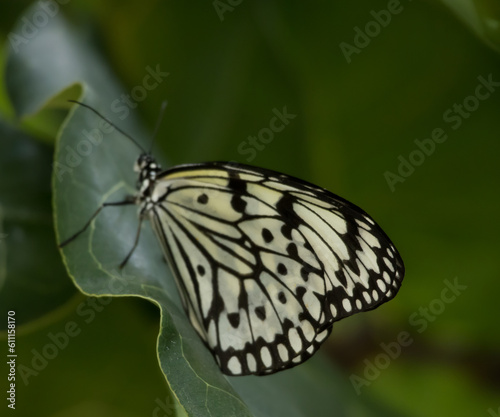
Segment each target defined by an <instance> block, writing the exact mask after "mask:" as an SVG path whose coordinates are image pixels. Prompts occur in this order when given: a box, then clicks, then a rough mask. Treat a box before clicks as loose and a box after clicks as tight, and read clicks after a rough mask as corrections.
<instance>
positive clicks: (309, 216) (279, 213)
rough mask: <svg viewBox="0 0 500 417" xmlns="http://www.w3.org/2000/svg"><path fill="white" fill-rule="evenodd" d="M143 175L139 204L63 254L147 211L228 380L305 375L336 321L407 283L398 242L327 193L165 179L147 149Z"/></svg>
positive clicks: (208, 179) (259, 176)
mask: <svg viewBox="0 0 500 417" xmlns="http://www.w3.org/2000/svg"><path fill="white" fill-rule="evenodd" d="M80 104H82V103H80ZM82 105H83V104H82ZM84 106H85V107H88V106H86V105H84ZM91 110H93V109H92V108H91ZM93 111H95V110H93ZM101 117H102V116H101ZM135 170H136V171H137V172H138V174H139V179H138V183H137V187H138V193H137V195H136V196H134V197H132V198H128V199H126V200H124V201H122V202H117V203H105V204H104V205H103V206H101V207H100V208H99V209H98V210H97V211H96V213H95V214H94V216H92V218H91V219H90V220H89V222H88V223H87V224H86V225H85V226H84V228H83V229H82V230H80V231H79V232H78V233H76V234H75V235H73V236H72V237H70V238H69V239H67V240H66V241H64V242H63V243H61V245H60V246H64V245H66V244H67V243H69V242H70V241H72V240H73V239H74V238H76V237H77V236H78V235H79V234H80V233H82V232H83V231H84V230H85V229H86V228H87V226H88V225H89V224H90V222H91V221H92V219H93V218H94V217H95V216H96V215H97V214H98V213H99V211H100V210H101V209H102V208H103V207H106V206H111V205H124V204H138V205H139V206H140V219H141V220H142V219H145V218H147V219H149V220H150V221H151V223H152V225H153V229H154V230H155V232H156V235H157V237H158V239H159V242H160V244H161V247H162V249H163V251H164V253H165V256H166V258H167V260H168V262H169V264H170V267H171V268H172V270H173V272H174V276H175V278H176V282H177V286H178V289H179V293H180V296H181V299H182V302H183V305H184V308H185V310H186V313H187V315H188V317H189V319H190V321H191V323H192V325H193V327H194V328H195V329H196V331H197V333H198V334H199V335H200V337H201V338H202V339H203V341H204V342H205V344H206V345H207V346H208V348H209V349H210V351H211V352H212V354H213V355H214V358H215V360H216V361H217V363H218V365H219V367H220V368H221V370H222V372H224V373H225V374H228V375H249V374H256V375H263V374H270V373H274V372H277V371H281V370H284V369H287V368H291V367H293V366H296V365H298V364H300V363H302V362H304V361H305V360H307V359H308V358H309V357H311V356H312V355H313V354H314V353H315V352H316V350H317V349H318V348H319V346H320V345H321V343H323V342H324V341H325V339H326V338H327V337H328V335H329V334H330V332H331V330H332V325H333V323H334V322H335V321H338V320H340V319H343V318H345V317H347V316H350V315H352V314H355V313H357V312H360V311H366V310H371V309H373V308H376V307H377V306H379V305H380V304H382V303H384V302H386V301H388V300H390V299H391V298H393V297H394V296H395V295H396V293H397V292H398V290H399V288H400V286H401V282H402V280H403V276H404V265H403V261H402V259H401V257H400V255H399V253H398V251H397V250H396V248H395V247H394V245H393V244H392V242H391V241H390V239H389V238H388V237H387V235H386V234H385V233H384V232H383V231H382V229H381V228H380V227H379V226H378V225H377V224H376V223H375V222H374V221H373V219H372V218H371V217H370V216H369V215H368V214H367V213H365V212H364V211H363V210H362V209H360V208H359V207H357V206H355V205H354V204H352V203H350V202H348V201H346V200H344V199H343V198H341V197H339V196H337V195H335V194H333V193H331V192H329V191H327V190H325V189H323V188H320V187H317V186H315V185H313V184H310V183H308V182H306V181H302V180H300V179H297V178H294V177H291V176H288V175H285V174H280V173H278V172H274V171H271V170H267V169H262V168H256V167H252V166H248V165H243V164H238V163H228V162H209V163H200V164H188V165H181V166H176V167H173V168H171V169H168V170H162V169H161V167H160V166H159V165H158V164H157V163H156V162H155V160H154V158H153V157H152V156H151V155H150V154H149V153H147V152H145V153H143V154H142V155H140V157H139V158H138V160H137V162H136V165H135ZM139 230H140V228H139ZM137 239H138V236H137V238H136V244H137ZM134 248H135V245H134ZM131 254H132V252H130V253H129V255H128V256H127V257H126V258H125V261H124V262H123V263H122V265H123V264H124V263H125V262H126V261H127V259H128V258H129V256H130V255H131Z"/></svg>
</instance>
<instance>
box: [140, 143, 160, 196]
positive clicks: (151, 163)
mask: <svg viewBox="0 0 500 417" xmlns="http://www.w3.org/2000/svg"><path fill="white" fill-rule="evenodd" d="M161 170H162V169H161V166H160V165H159V164H158V163H157V162H156V160H155V159H154V158H153V157H152V156H151V155H150V154H146V153H144V154H142V155H141V156H139V158H138V159H137V161H136V163H135V165H134V171H136V172H138V173H139V177H138V179H137V189H138V190H139V194H138V196H137V198H138V200H139V203H140V204H142V205H144V206H146V205H147V203H151V196H152V194H153V190H154V188H155V185H156V178H157V176H158V173H160V172H161Z"/></svg>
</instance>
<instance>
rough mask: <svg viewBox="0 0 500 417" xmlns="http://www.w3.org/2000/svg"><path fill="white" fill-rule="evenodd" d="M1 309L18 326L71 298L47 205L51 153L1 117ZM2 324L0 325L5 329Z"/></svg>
mask: <svg viewBox="0 0 500 417" xmlns="http://www.w3.org/2000/svg"><path fill="white" fill-rule="evenodd" d="M0 137H1V138H2V139H1V141H0V166H1V167H2V170H3V172H4V174H3V175H2V176H0V306H2V312H4V313H5V312H6V311H9V310H13V311H15V313H16V316H15V318H16V324H17V326H20V325H22V324H26V323H28V322H30V321H32V320H35V319H40V318H41V317H42V316H44V315H45V314H47V313H49V312H51V311H53V310H55V309H57V308H59V307H61V306H62V305H64V303H65V302H66V301H68V299H70V298H71V297H72V296H73V295H74V294H75V290H74V288H73V286H72V285H71V283H70V282H69V281H68V279H67V277H66V274H65V271H64V268H62V266H61V262H60V258H59V254H58V253H57V248H56V243H55V239H54V233H53V224H52V217H51V207H50V174H51V163H52V150H51V149H50V148H49V147H47V146H45V145H42V144H40V143H37V142H36V141H34V139H33V138H31V137H30V136H28V135H26V134H24V133H22V132H20V131H19V130H17V129H15V128H13V127H11V126H9V125H8V124H7V123H6V122H5V121H4V120H3V119H2V118H0ZM6 326H7V321H5V320H2V321H1V322H0V330H5V329H6Z"/></svg>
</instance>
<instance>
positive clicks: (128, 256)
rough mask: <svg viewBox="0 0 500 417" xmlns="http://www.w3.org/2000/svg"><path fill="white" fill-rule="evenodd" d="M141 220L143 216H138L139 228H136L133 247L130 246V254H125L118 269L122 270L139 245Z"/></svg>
mask: <svg viewBox="0 0 500 417" xmlns="http://www.w3.org/2000/svg"><path fill="white" fill-rule="evenodd" d="M142 220H143V216H139V226H138V227H137V233H136V234H135V241H134V246H132V249H131V250H130V252H129V253H128V254H127V256H125V259H124V260H123V261H122V263H121V264H120V266H119V267H118V268H119V269H122V268H123V267H124V266H125V264H126V263H127V262H128V260H129V259H130V257H131V256H132V254H133V253H134V251H135V248H136V247H137V244H138V243H139V236H140V235H141V226H142Z"/></svg>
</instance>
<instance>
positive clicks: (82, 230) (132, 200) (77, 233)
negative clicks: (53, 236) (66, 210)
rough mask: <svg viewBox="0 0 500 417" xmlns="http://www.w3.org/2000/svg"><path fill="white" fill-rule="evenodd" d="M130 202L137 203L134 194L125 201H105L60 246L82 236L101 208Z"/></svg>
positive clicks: (124, 204)
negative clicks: (83, 224)
mask: <svg viewBox="0 0 500 417" xmlns="http://www.w3.org/2000/svg"><path fill="white" fill-rule="evenodd" d="M130 204H135V197H134V196H132V195H129V196H127V197H126V198H125V200H123V201H115V202H111V203H103V204H102V205H101V207H99V208H98V209H97V210H96V211H95V213H94V214H93V215H92V216H91V217H90V219H89V220H88V222H87V223H85V226H83V227H82V228H81V229H80V230H79V231H78V232H76V233H75V234H74V235H73V236H70V237H69V238H68V239H66V240H65V241H63V242H61V243H59V247H60V248H62V247H64V246H66V245H67V244H68V243H70V242H72V241H73V240H75V239H76V238H77V237H78V236H80V235H81V234H82V233H83V232H85V230H87V228H88V227H89V226H90V223H92V220H94V219H95V218H96V217H97V215H98V214H99V213H100V212H101V210H102V209H103V208H104V207H110V206H126V205H130Z"/></svg>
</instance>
